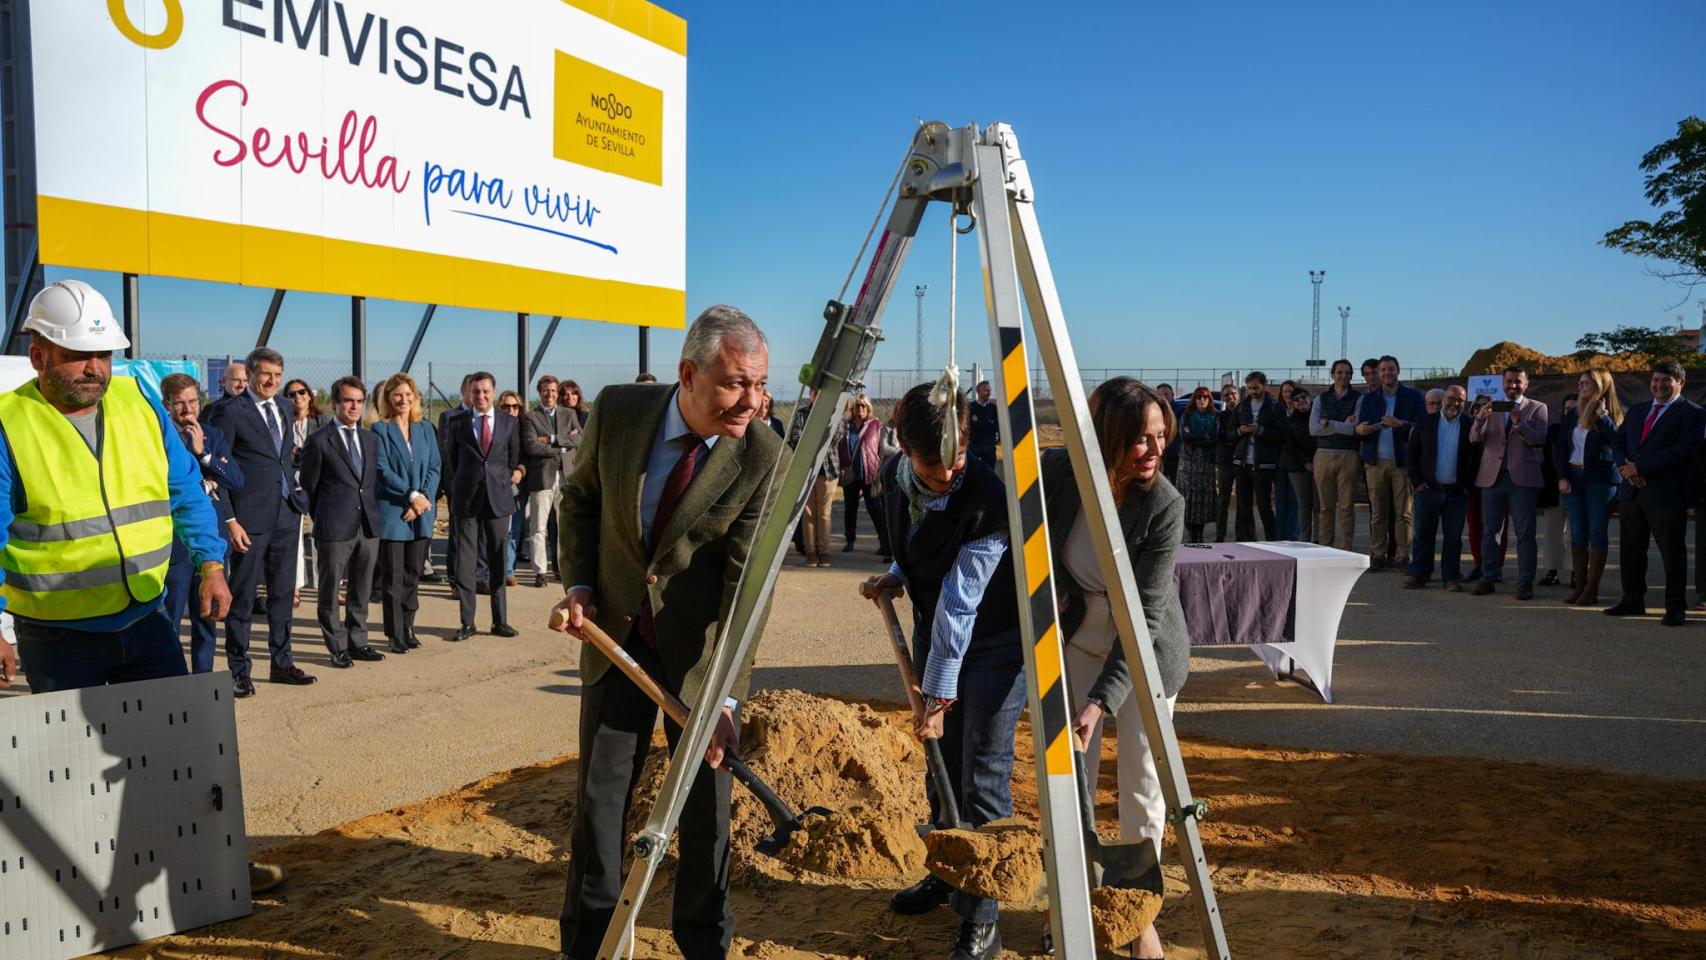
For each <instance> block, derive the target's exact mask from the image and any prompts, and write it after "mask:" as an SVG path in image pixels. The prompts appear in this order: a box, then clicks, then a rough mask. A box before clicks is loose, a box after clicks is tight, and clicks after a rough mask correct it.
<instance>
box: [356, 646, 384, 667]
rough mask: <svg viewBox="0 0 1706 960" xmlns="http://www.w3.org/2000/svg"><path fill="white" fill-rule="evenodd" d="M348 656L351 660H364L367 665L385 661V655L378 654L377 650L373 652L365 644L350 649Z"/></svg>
mask: <svg viewBox="0 0 1706 960" xmlns="http://www.w3.org/2000/svg"><path fill="white" fill-rule="evenodd" d="M349 656H350V659H351V660H366V661H367V662H368V663H378V662H379V661H381V660H383V659H385V654H383V653H380V652H379V651H378V650H375V649H373V648H372V647H370V646H367V645H366V644H363V645H361V646H359V647H351V648H350V651H349Z"/></svg>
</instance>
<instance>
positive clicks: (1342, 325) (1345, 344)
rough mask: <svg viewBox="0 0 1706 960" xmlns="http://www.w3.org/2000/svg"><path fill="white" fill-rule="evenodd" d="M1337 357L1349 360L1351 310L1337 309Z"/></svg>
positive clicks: (1347, 308)
mask: <svg viewBox="0 0 1706 960" xmlns="http://www.w3.org/2000/svg"><path fill="white" fill-rule="evenodd" d="M1339 356H1341V357H1344V358H1345V359H1346V360H1349V359H1350V358H1351V308H1350V307H1340V308H1339Z"/></svg>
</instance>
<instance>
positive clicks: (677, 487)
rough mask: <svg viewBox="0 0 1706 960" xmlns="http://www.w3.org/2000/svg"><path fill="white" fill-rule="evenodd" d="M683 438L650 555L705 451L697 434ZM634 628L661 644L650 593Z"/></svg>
mask: <svg viewBox="0 0 1706 960" xmlns="http://www.w3.org/2000/svg"><path fill="white" fill-rule="evenodd" d="M677 439H679V440H680V441H681V459H679V460H677V461H675V467H674V468H673V469H671V470H670V471H669V476H668V477H667V478H666V479H665V480H664V482H663V492H662V493H661V494H659V495H658V506H657V511H656V512H655V513H653V514H652V529H651V536H650V537H649V538H648V543H647V551H646V553H647V555H648V556H650V555H652V554H655V553H656V552H657V548H658V540H659V539H661V538H662V537H663V532H664V531H665V530H667V529H668V528H669V520H670V518H671V517H673V516H675V508H676V507H677V506H678V505H680V503H681V496H682V494H684V493H686V492H687V487H688V485H689V484H691V483H692V482H693V473H694V470H695V468H697V467H698V465H699V457H700V455H701V454H702V453H704V451H705V441H704V440H703V439H701V438H700V437H698V436H696V435H694V434H691V433H689V434H684V435H683V436H681V437H679V438H677ZM634 628H635V629H636V630H638V631H639V633H640V638H641V639H642V640H645V641H646V643H647V644H648V645H649V646H651V647H653V648H656V647H657V645H658V637H657V624H656V623H654V622H653V620H652V598H651V596H650V594H648V595H647V596H646V599H645V602H644V603H642V604H640V615H639V616H637V617H635V618H634Z"/></svg>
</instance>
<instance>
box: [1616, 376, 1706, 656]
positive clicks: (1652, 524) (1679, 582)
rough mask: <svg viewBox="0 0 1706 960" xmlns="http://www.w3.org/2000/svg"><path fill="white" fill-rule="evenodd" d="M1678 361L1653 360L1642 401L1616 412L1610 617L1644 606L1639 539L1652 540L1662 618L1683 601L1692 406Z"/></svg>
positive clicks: (1695, 445) (1673, 621) (1676, 620)
mask: <svg viewBox="0 0 1706 960" xmlns="http://www.w3.org/2000/svg"><path fill="white" fill-rule="evenodd" d="M1683 378H1684V375H1683V372H1682V366H1681V365H1680V364H1678V363H1676V362H1674V361H1671V360H1663V361H1660V362H1659V363H1655V364H1653V369H1652V379H1651V380H1650V381H1649V383H1648V386H1649V388H1650V389H1651V391H1652V394H1653V398H1652V399H1651V400H1643V401H1642V402H1640V403H1637V404H1635V406H1634V407H1633V408H1631V409H1630V411H1629V414H1628V416H1626V417H1624V418H1623V427H1622V429H1620V430H1618V432H1617V439H1616V441H1615V443H1613V445H1612V461H1613V463H1615V464H1616V465H1617V472H1618V474H1619V475H1620V476H1621V477H1622V482H1621V483H1619V484H1618V485H1617V519H1618V524H1619V526H1620V528H1621V534H1620V535H1619V537H1618V562H1619V563H1620V564H1621V565H1622V567H1623V597H1622V599H1620V600H1618V601H1617V603H1616V605H1614V606H1612V607H1609V608H1607V609H1606V611H1605V612H1606V614H1608V615H1610V616H1613V617H1626V616H1640V615H1642V614H1644V613H1646V612H1647V605H1646V597H1647V544H1648V541H1649V540H1656V541H1658V545H1659V557H1660V558H1661V559H1662V560H1663V561H1664V567H1665V616H1664V621H1663V622H1664V625H1665V626H1667V627H1680V626H1682V625H1683V623H1684V622H1686V619H1687V618H1686V616H1685V615H1684V613H1683V611H1684V609H1686V607H1687V605H1688V599H1687V593H1688V548H1687V543H1688V495H1689V486H1690V483H1691V480H1692V477H1693V470H1694V456H1695V453H1696V451H1697V450H1698V449H1699V447H1700V434H1701V425H1700V424H1701V413H1700V408H1699V407H1698V406H1696V405H1695V404H1694V403H1693V402H1691V401H1689V400H1686V399H1684V398H1683V396H1682V386H1683Z"/></svg>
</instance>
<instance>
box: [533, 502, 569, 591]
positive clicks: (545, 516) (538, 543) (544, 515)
mask: <svg viewBox="0 0 1706 960" xmlns="http://www.w3.org/2000/svg"><path fill="white" fill-rule="evenodd" d="M562 498H563V492H562V490H561V488H559V487H557V486H555V485H552V486H550V487H548V488H546V489H544V490H539V491H536V492H534V493H530V494H528V495H527V539H528V542H529V543H531V544H532V545H533V546H532V554H531V560H530V562H531V563H532V564H533V572H534V573H539V574H542V573H544V572H545V570H546V568H547V567H548V566H550V564H549V563H548V562H547V559H548V558H547V557H546V556H545V552H546V546H545V541H546V539H547V537H546V534H547V533H548V532H549V529H550V523H551V514H553V513H555V512H556V511H557V504H558V503H559V502H560V501H561V500H562Z"/></svg>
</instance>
